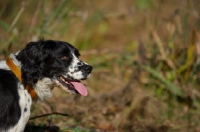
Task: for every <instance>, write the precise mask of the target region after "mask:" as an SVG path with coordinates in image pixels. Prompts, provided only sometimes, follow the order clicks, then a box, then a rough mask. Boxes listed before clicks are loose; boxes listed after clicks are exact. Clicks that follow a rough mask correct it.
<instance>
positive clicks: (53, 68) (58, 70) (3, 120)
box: [0, 40, 92, 131]
mask: <svg viewBox="0 0 200 132" xmlns="http://www.w3.org/2000/svg"><path fill="white" fill-rule="evenodd" d="M12 55H13V56H14V57H13V58H15V59H16V60H15V59H14V60H15V61H16V64H19V63H21V69H20V70H21V73H22V84H23V85H20V87H19V84H20V82H19V80H18V78H16V76H15V75H14V74H13V73H12V71H10V70H5V69H8V67H7V66H6V64H5V61H2V62H1V65H0V66H1V67H0V68H2V69H0V131H1V130H4V131H6V130H8V129H9V128H11V129H10V130H12V131H13V129H12V128H13V127H14V126H15V125H17V123H18V121H19V119H20V117H22V118H21V119H24V120H20V121H24V122H23V123H24V124H23V123H21V122H20V123H21V124H18V125H17V127H18V128H16V127H15V128H16V129H21V130H22V129H23V127H24V126H25V123H26V120H27V119H28V117H29V113H27V111H28V112H29V111H30V105H31V100H30V96H28V95H26V93H27V91H26V90H25V89H23V88H24V87H25V86H27V85H31V86H32V87H34V86H35V84H36V83H37V82H38V80H42V79H43V78H44V77H46V78H49V79H51V80H55V78H56V79H57V80H58V79H59V77H60V76H61V75H64V74H66V73H72V71H71V72H69V71H68V70H69V69H70V67H71V65H70V64H71V62H72V60H73V59H74V58H75V60H76V63H75V64H74V63H72V64H73V66H74V67H75V68H76V70H78V71H81V73H82V75H81V79H86V78H87V76H88V75H89V74H90V73H91V71H92V66H89V65H87V64H86V63H84V62H82V61H81V60H79V59H78V57H79V55H80V54H79V52H78V50H77V49H76V48H74V47H73V46H72V45H70V44H68V43H66V42H62V41H53V40H47V41H44V40H39V41H38V42H30V43H28V44H27V46H26V47H25V48H24V49H22V50H21V51H20V52H18V53H16V54H12ZM74 56H76V57H74ZM63 57H64V59H63ZM77 60H78V61H77ZM75 68H74V69H75ZM67 75H68V74H67ZM69 79H71V80H72V79H73V78H72V77H69ZM81 79H78V80H81ZM73 81H74V80H73ZM75 81H77V80H75ZM23 90H24V91H23ZM70 90H71V89H70ZM72 90H74V91H76V90H75V89H74V88H73V89H72ZM19 91H20V92H19ZM18 92H19V93H20V95H21V97H22V96H23V95H22V94H25V96H23V97H24V98H25V99H24V98H22V99H23V100H22V101H21V103H20V102H19V100H20V97H19V93H18ZM76 92H77V91H76ZM77 93H78V92H77ZM27 94H28V93H27ZM26 97H27V98H26ZM19 103H20V104H19ZM27 104H28V105H29V106H27ZM20 107H21V108H20ZM21 112H23V113H22V115H21ZM24 113H26V114H27V116H26V117H24V115H25V114H24ZM15 131H18V130H15Z"/></svg>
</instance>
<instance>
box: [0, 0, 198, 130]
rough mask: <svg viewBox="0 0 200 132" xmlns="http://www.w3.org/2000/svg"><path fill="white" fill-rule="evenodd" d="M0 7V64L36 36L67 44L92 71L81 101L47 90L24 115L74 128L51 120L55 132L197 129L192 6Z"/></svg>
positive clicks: (141, 1)
mask: <svg viewBox="0 0 200 132" xmlns="http://www.w3.org/2000/svg"><path fill="white" fill-rule="evenodd" d="M0 3H1V4H0V7H1V8H0V17H1V19H0V33H1V34H0V53H1V55H0V58H1V59H5V58H6V56H7V55H8V54H9V53H10V52H14V51H18V50H20V49H21V48H22V47H24V46H25V45H26V43H27V42H29V41H35V40H37V39H38V38H40V37H44V38H45V39H57V40H63V41H67V42H69V43H72V44H73V45H74V46H75V47H77V48H78V49H79V50H80V52H81V54H82V56H81V59H83V60H85V61H86V62H88V63H89V64H91V65H92V66H93V67H94V70H93V75H92V77H91V78H90V79H89V80H88V81H85V82H84V83H85V85H86V86H87V87H88V90H89V96H88V97H86V98H83V97H79V96H71V95H68V94H66V93H63V92H62V91H61V90H56V89H55V90H54V91H53V92H54V97H53V98H52V99H50V100H48V101H46V102H44V103H42V104H33V106H32V112H31V114H32V115H31V116H37V115H41V114H46V113H52V112H61V113H67V114H69V115H70V116H73V117H74V119H75V120H76V123H74V122H73V119H67V120H66V119H64V118H62V117H59V116H55V118H53V120H54V121H52V122H51V125H56V126H59V128H62V129H61V130H60V131H75V132H87V131H119V132H121V131H127V132H129V131H162V132H165V131H181V132H190V131H191V132H193V131H199V129H200V127H199V124H198V120H199V113H198V111H199V107H200V104H199V100H200V94H199V91H200V90H199V84H200V79H199V78H200V76H199V68H200V61H199V55H200V50H199V49H200V47H199V42H200V32H199V25H200V21H199V15H200V14H199V9H200V8H199V4H198V2H197V1H194V0H189V1H187V0H183V1H182V2H178V1H172V0H168V1H158V0H155V1H148V0H134V1H131V0H125V1H123V2H122V1H114V0H113V1H105V0H102V1H100V2H99V1H94V0H84V1H82V2H80V1H76V0H75V1H67V0H58V1H47V0H44V1H33V0H28V1H22V0H19V1H11V0H7V1H6V2H4V3H2V2H0ZM55 100H56V101H55ZM69 105H70V106H69ZM77 123H78V124H77ZM34 124H35V125H38V126H40V125H41V124H43V125H48V123H47V120H35V121H34ZM66 126H67V127H66ZM68 128H69V129H68Z"/></svg>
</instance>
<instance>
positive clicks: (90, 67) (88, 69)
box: [82, 65, 92, 74]
mask: <svg viewBox="0 0 200 132" xmlns="http://www.w3.org/2000/svg"><path fill="white" fill-rule="evenodd" d="M82 70H83V71H84V72H87V73H88V74H89V73H91V72H92V66H90V65H83V66H82Z"/></svg>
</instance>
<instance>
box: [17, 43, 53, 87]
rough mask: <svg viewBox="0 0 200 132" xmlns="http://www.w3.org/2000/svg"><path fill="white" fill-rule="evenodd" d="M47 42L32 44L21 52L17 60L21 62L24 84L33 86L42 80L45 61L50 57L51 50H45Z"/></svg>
mask: <svg viewBox="0 0 200 132" xmlns="http://www.w3.org/2000/svg"><path fill="white" fill-rule="evenodd" d="M44 44H45V42H44V41H43V40H40V41H38V42H30V43H28V44H27V46H26V47H25V48H24V49H23V50H21V51H20V52H19V53H18V55H17V56H16V58H17V59H18V60H19V61H20V62H21V64H22V67H21V72H22V83H23V84H24V85H28V84H29V85H31V86H33V85H34V84H36V83H37V81H38V80H39V79H41V78H42V70H43V68H44V59H45V58H46V57H47V56H48V55H49V53H50V50H49V49H47V48H44Z"/></svg>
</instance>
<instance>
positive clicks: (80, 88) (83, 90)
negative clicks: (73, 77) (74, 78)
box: [70, 82, 88, 96]
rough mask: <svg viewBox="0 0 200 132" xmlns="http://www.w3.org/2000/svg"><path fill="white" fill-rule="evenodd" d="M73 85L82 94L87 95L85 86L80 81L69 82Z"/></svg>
mask: <svg viewBox="0 0 200 132" xmlns="http://www.w3.org/2000/svg"><path fill="white" fill-rule="evenodd" d="M70 83H72V84H73V85H74V87H75V89H76V90H77V91H78V92H79V93H80V94H81V95H83V96H87V94H88V92H87V89H86V87H85V86H84V85H83V84H82V83H80V82H70Z"/></svg>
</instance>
